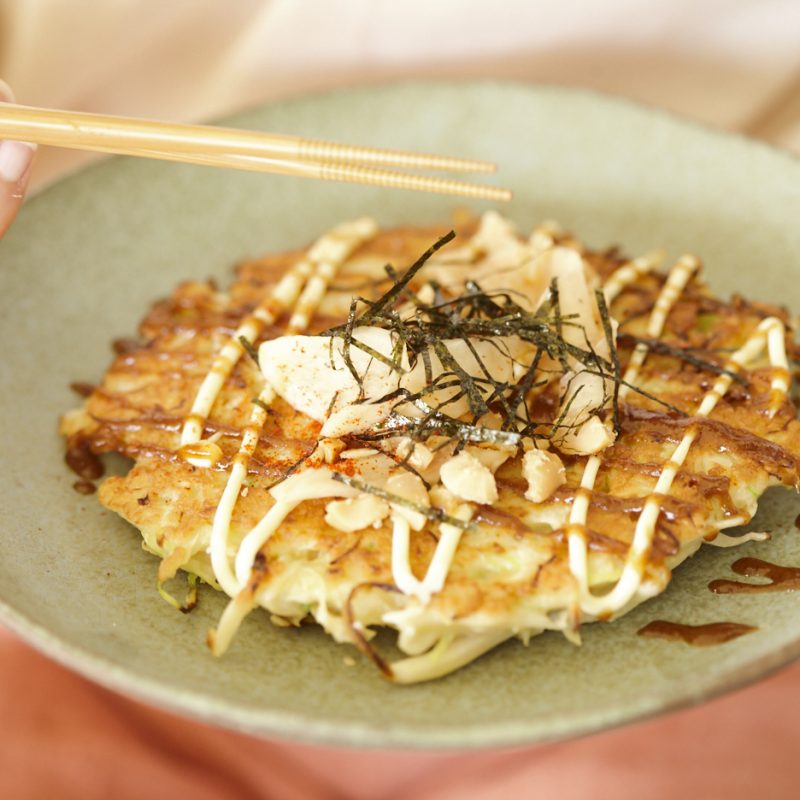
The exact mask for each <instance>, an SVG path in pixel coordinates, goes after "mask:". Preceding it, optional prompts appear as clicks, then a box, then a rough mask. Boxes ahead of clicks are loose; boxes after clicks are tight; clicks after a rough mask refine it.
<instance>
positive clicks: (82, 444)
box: [64, 437, 103, 481]
mask: <svg viewBox="0 0 800 800" xmlns="http://www.w3.org/2000/svg"><path fill="white" fill-rule="evenodd" d="M64 460H65V461H66V462H67V466H68V467H69V468H70V469H71V470H72V471H73V472H75V473H76V474H78V475H79V476H80V477H81V478H83V479H84V480H89V481H95V480H97V479H98V478H100V477H101V476H102V474H103V464H102V463H101V461H100V459H99V458H98V457H97V455H96V454H95V453H93V452H92V450H91V444H90V443H89V442H88V441H87V440H86V439H83V438H80V437H72V438H70V439H69V440H68V441H67V452H66V454H65V455H64Z"/></svg>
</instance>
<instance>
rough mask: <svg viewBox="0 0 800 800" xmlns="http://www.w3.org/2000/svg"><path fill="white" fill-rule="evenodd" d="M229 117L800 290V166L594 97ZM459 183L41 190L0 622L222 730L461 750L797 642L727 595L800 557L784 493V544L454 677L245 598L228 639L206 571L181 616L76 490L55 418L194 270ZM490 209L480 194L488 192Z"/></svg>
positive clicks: (4, 539)
mask: <svg viewBox="0 0 800 800" xmlns="http://www.w3.org/2000/svg"><path fill="white" fill-rule="evenodd" d="M233 123H234V124H236V125H242V126H246V127H253V128H264V129H267V130H273V131H286V132H302V133H305V134H307V135H317V136H321V137H327V138H336V139H342V140H344V141H363V142H368V143H371V144H377V145H386V146H395V147H403V148H414V149H418V150H430V151H434V152H436V151H440V152H446V153H453V154H461V155H464V156H474V157H486V158H491V159H495V160H496V161H497V162H498V163H499V164H500V167H501V173H500V176H499V179H502V183H503V184H506V185H509V186H510V187H511V188H512V189H513V190H514V192H515V200H514V202H513V204H511V206H510V207H509V208H508V209H507V211H508V213H510V215H511V216H512V217H513V218H514V219H516V220H517V221H518V222H520V223H521V224H522V225H525V226H530V225H531V224H532V223H533V222H534V221H536V220H541V219H542V218H555V219H558V220H560V221H561V222H562V223H563V224H565V225H567V226H569V227H570V228H572V229H574V230H575V231H577V232H578V233H579V234H580V235H581V236H582V237H583V238H584V239H585V240H586V241H587V242H588V243H590V244H591V245H596V246H603V245H608V244H611V243H615V242H619V243H621V244H622V245H623V246H624V248H625V249H626V250H627V251H628V252H631V253H637V252H641V251H643V250H645V249H649V248H651V247H653V246H657V245H663V246H665V247H666V248H668V250H669V251H670V253H671V254H673V255H677V254H679V253H680V252H682V251H684V250H693V251H695V252H697V253H699V254H700V255H701V256H702V257H703V259H704V260H705V262H706V265H707V275H708V278H709V279H710V281H711V284H712V286H713V287H714V288H715V289H716V290H717V291H719V292H721V293H723V294H728V293H731V292H735V291H736V292H742V293H744V294H746V295H748V296H751V297H757V298H762V299H764V300H770V301H777V302H780V303H785V304H787V305H789V306H792V307H793V308H794V309H796V310H800V286H798V280H797V279H798V275H800V272H799V271H798V254H800V226H798V224H797V220H798V219H800V164H798V162H797V161H795V160H793V159H792V158H791V157H789V156H788V155H786V154H784V153H780V152H777V151H775V150H772V149H769V148H768V147H765V146H762V145H760V144H756V143H753V142H750V141H746V140H743V139H740V138H736V137H734V136H730V135H725V134H722V133H717V132H713V131H710V130H705V129H701V128H699V127H696V126H695V125H692V124H688V123H686V122H682V121H680V120H677V119H674V118H672V117H670V116H667V115H665V114H663V113H659V112H656V111H652V110H648V109H645V108H640V107H636V106H633V105H630V104H629V103H627V102H623V101H620V100H615V99H611V98H608V97H601V96H597V95H594V94H589V93H585V92H576V91H565V90H561V89H547V88H533V87H525V86H520V85H513V84H498V83H478V84H424V85H423V84H405V85H396V86H388V87H383V88H370V89H363V90H354V91H345V92H338V93H334V94H326V95H319V96H313V97H306V98H301V99H299V100H294V101H291V102H286V103H280V104H276V105H269V106H266V107H264V108H262V109H259V110H256V111H253V112H249V113H246V114H242V115H240V116H238V117H236V118H235V119H234V120H233ZM453 205H454V202H453V201H452V200H450V199H447V198H438V197H433V196H431V197H428V196H424V195H417V194H412V193H403V192H390V191H386V190H378V189H366V188H361V187H346V186H340V185H333V184H320V183H317V182H312V181H304V180H300V179H293V178H282V177H272V176H259V175H254V174H239V173H234V172H223V171H214V170H210V169H204V168H193V167H185V166H177V165H170V164H161V163H156V162H146V161H136V160H123V159H115V160H112V161H108V162H106V163H103V164H101V165H99V166H95V167H93V168H91V169H87V170H85V171H83V172H80V173H78V174H76V175H73V176H71V177H69V178H67V179H66V180H64V181H62V182H61V183H59V184H58V185H56V186H53V187H52V188H50V189H48V190H47V191H45V192H42V193H41V194H40V195H38V196H37V197H35V198H33V199H32V200H31V202H30V203H29V204H28V205H27V206H26V208H25V210H24V212H23V213H22V215H21V218H20V219H19V221H18V223H17V224H16V225H15V226H14V228H13V230H12V231H11V232H10V234H9V235H8V237H7V239H6V240H5V241H3V243H2V245H1V246H0V261H1V262H2V268H0V282H1V284H2V294H1V295H0V297H2V314H0V329H1V330H2V342H3V349H4V352H3V359H2V366H0V369H1V370H2V383H1V384H0V410H1V412H2V413H0V419H2V426H3V429H2V435H0V441H2V451H3V455H4V457H5V464H6V469H5V477H4V480H3V482H2V486H1V487H0V508H1V509H2V520H3V523H2V526H3V532H2V536H1V537H0V602H1V603H2V618H3V620H4V621H5V622H6V623H7V624H8V625H9V626H11V627H12V628H13V629H14V630H16V631H17V632H18V633H19V634H20V635H22V636H23V637H24V638H26V639H27V640H28V641H30V642H31V643H32V644H34V645H35V646H36V647H38V648H40V649H41V650H43V651H44V652H45V653H47V654H49V655H50V656H52V657H53V658H55V659H57V660H59V661H61V662H62V663H64V664H67V665H68V666H70V667H72V668H74V669H76V670H78V671H80V672H82V673H83V674H85V675H87V676H88V677H90V678H92V679H94V680H96V681H98V682H100V683H102V684H105V685H106V686H110V687H112V688H115V689H118V690H120V691H122V692H126V693H129V694H131V695H134V696H136V697H139V698H142V699H144V700H147V701H149V702H151V703H153V704H156V705H159V706H162V707H166V708H170V709H173V710H177V711H179V712H183V713H186V714H190V715H193V716H196V717H200V718H202V719H205V720H209V721H213V722H217V723H220V724H222V725H226V726H229V727H232V728H238V729H242V730H247V731H252V732H256V733H259V734H265V735H277V736H285V737H291V738H297V739H305V740H313V741H327V742H336V743H340V744H349V745H360V746H404V747H405V746H409V747H473V746H490V745H491V746H496V745H507V744H513V743H522V742H536V741H544V740H553V739H556V738H561V737H567V736H574V735H576V734H579V733H585V732H588V731H592V730H598V729H600V728H604V727H607V726H610V725H615V724H619V723H621V722H624V721H628V720H632V719H635V718H637V717H641V716H644V715H649V714H655V713H657V712H661V711H664V710H665V709H668V708H674V707H676V706H679V705H683V704H687V703H695V702H698V701H700V700H702V699H704V698H707V697H709V696H710V695H713V694H716V693H719V692H722V691H725V690H727V689H730V688H732V687H734V686H738V685H741V684H743V683H745V682H747V681H752V680H754V679H755V678H757V677H759V676H761V675H763V674H765V673H766V672H768V671H769V670H772V669H774V668H776V667H779V666H781V665H783V664H786V663H788V662H789V661H790V660H792V659H793V658H795V657H796V656H798V655H799V654H800V613H799V612H800V595H797V594H791V593H786V594H772V595H757V596H741V595H740V596H717V595H713V594H712V593H711V592H709V591H708V589H707V588H706V587H707V583H708V581H709V580H710V579H711V578H715V577H722V576H729V575H730V572H729V567H730V564H731V563H732V561H734V560H735V559H736V558H738V557H740V556H741V555H742V554H751V555H752V554H755V555H758V556H762V557H766V558H768V559H770V560H772V561H776V562H778V563H782V564H796V565H800V534H798V531H797V530H796V529H795V527H794V520H795V517H796V516H797V514H798V511H800V502H798V500H797V498H796V497H795V496H794V495H793V494H792V493H790V492H773V493H771V494H769V495H768V497H767V498H766V499H765V500H764V502H763V509H762V511H761V512H760V513H759V517H758V518H757V520H756V522H755V525H756V527H758V528H765V529H769V530H771V531H773V533H774V534H775V535H774V538H773V540H772V541H771V542H769V543H766V544H761V545H753V544H748V545H745V546H744V547H743V548H742V549H741V550H740V551H736V552H734V551H730V550H728V551H725V550H715V549H713V548H707V549H705V550H703V552H701V553H700V554H699V555H697V556H696V557H695V558H693V559H691V561H690V562H689V563H687V564H686V565H685V566H684V567H682V568H681V569H680V570H679V572H678V574H677V575H676V577H675V580H674V581H673V583H672V585H671V587H670V589H669V591H668V592H666V594H664V595H663V596H661V597H659V598H657V599H655V600H653V601H652V602H650V603H647V604H646V605H644V606H642V607H640V608H638V609H637V610H635V611H634V612H633V613H631V614H629V615H628V616H626V617H624V618H623V619H622V620H620V621H618V622H614V623H612V624H596V625H590V626H587V628H586V629H585V635H584V644H583V646H582V647H580V648H578V647H574V646H573V645H571V644H569V643H567V642H566V641H565V640H564V639H563V638H562V637H561V636H560V635H550V634H548V635H545V636H542V637H539V638H536V639H534V640H533V641H532V643H531V645H530V646H529V647H527V648H525V647H523V646H522V645H521V644H518V643H510V644H507V645H505V646H503V647H500V648H498V649H497V650H496V651H495V652H493V653H491V654H489V655H488V656H486V657H484V658H482V659H481V660H480V661H479V662H477V663H475V664H474V665H472V666H470V667H469V668H467V669H463V670H461V671H460V672H458V673H457V674H455V675H453V676H451V677H448V678H446V679H444V680H440V681H436V682H434V683H430V684H427V685H422V686H415V687H409V688H398V687H395V686H391V685H389V684H387V683H385V682H384V681H383V680H382V679H381V678H380V677H378V675H377V674H376V672H375V671H374V670H373V668H372V667H371V665H369V664H368V663H366V662H365V661H364V660H363V659H359V660H358V662H357V664H356V665H355V666H347V665H345V664H344V663H343V657H344V656H345V655H349V654H351V653H352V651H351V650H350V649H349V648H343V647H339V646H336V645H334V644H333V643H332V642H331V641H329V640H328V639H327V637H325V636H324V635H323V634H322V633H321V632H319V631H318V630H315V629H314V628H307V629H303V630H286V629H281V628H274V627H272V626H271V625H270V624H269V623H268V621H267V619H266V617H265V616H264V615H262V614H258V613H257V614H253V615H252V616H251V617H250V618H249V619H248V620H247V622H246V624H245V626H244V629H243V630H242V631H241V633H240V634H239V636H238V638H237V639H236V640H235V643H234V645H233V647H232V648H231V650H230V652H229V653H228V655H226V656H225V657H224V658H223V659H221V660H214V659H213V658H212V657H211V655H210V654H209V652H208V650H207V649H206V647H205V644H204V639H205V633H206V630H207V629H208V628H209V627H210V626H212V625H213V624H214V622H215V620H216V619H217V616H218V614H219V613H220V611H221V609H222V607H223V599H222V598H221V597H220V596H216V595H215V593H214V592H213V591H211V590H209V591H206V592H204V593H203V594H202V597H201V603H200V606H199V608H198V609H197V610H196V611H195V612H194V613H193V614H190V615H188V616H183V615H181V614H178V613H177V612H175V611H174V610H173V609H172V608H171V607H169V606H168V605H167V604H165V603H164V602H163V601H162V600H161V599H160V598H159V596H158V594H157V593H156V590H155V572H156V562H155V559H153V558H152V557H150V556H148V555H146V554H145V553H143V552H142V550H141V548H140V545H139V537H138V534H137V532H136V531H134V530H133V529H132V528H130V527H129V526H127V525H126V524H125V523H123V522H121V521H120V520H118V519H117V518H116V517H115V516H114V515H113V514H111V513H109V512H106V511H104V510H102V509H101V508H100V506H99V504H98V503H97V501H96V499H95V498H93V497H82V496H81V495H78V494H77V493H75V492H74V491H73V490H72V488H71V484H72V482H73V480H74V476H72V475H71V474H69V473H68V471H67V470H66V468H65V467H64V465H63V460H62V444H61V442H60V440H59V437H58V435H57V432H56V422H57V419H58V416H59V414H60V413H61V412H63V411H64V410H65V409H68V408H70V407H72V406H73V405H74V404H75V403H76V398H75V397H74V396H73V395H72V394H71V393H70V391H69V390H68V388H67V385H68V383H69V382H70V381H72V380H77V379H82V380H89V381H91V380H96V379H98V378H99V377H100V375H101V374H102V373H103V371H104V369H105V367H106V365H107V364H108V362H109V358H110V352H109V344H108V343H109V341H110V340H111V339H112V338H114V337H119V336H125V335H130V334H131V333H132V332H133V331H134V330H135V326H136V323H137V320H138V319H139V318H140V317H141V316H142V315H143V313H144V311H145V310H146V309H147V308H148V306H149V304H150V303H151V302H152V301H153V300H155V299H156V298H159V297H161V296H163V295H165V294H167V293H168V292H169V291H170V290H171V289H172V287H173V286H174V285H175V284H176V283H177V282H178V281H180V280H182V279H185V278H188V277H195V278H205V277H207V276H214V277H215V278H217V279H219V280H220V281H223V282H224V281H226V280H227V279H228V276H229V274H230V273H229V270H230V268H231V266H232V265H233V264H234V263H235V262H237V261H239V260H240V259H243V258H246V257H250V256H255V255H258V254H260V253H264V252H266V251H270V250H275V249H282V248H287V247H293V246H297V245H301V244H303V243H305V242H307V241H308V240H309V239H310V238H312V237H313V236H314V235H315V234H317V233H318V232H319V231H322V230H324V229H326V228H328V227H329V226H331V225H332V224H333V223H336V222H337V221H339V220H341V219H344V218H347V217H351V216H355V215H360V214H364V213H369V214H374V215H375V216H377V217H378V218H379V220H380V221H381V222H382V223H386V224H390V225H391V224H394V223H399V222H415V223H423V224H424V223H429V222H433V221H444V220H446V219H447V218H448V216H449V214H450V212H451V209H452V207H453ZM476 210H480V209H479V208H476ZM654 618H666V619H674V620H679V621H682V622H687V623H701V622H712V621H719V620H733V621H736V622H744V623H751V624H754V625H757V626H758V628H759V630H758V632H757V633H755V634H751V635H749V636H745V637H742V638H740V639H738V640H736V641H733V642H730V643H728V644H725V645H721V646H717V647H709V648H691V647H688V646H685V645H683V644H680V643H672V642H664V641H657V640H649V639H643V638H641V637H637V636H636V631H637V629H638V628H640V627H641V626H642V625H643V624H644V623H646V622H648V621H650V620H651V619H654Z"/></svg>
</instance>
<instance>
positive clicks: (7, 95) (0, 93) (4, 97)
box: [0, 78, 16, 103]
mask: <svg viewBox="0 0 800 800" xmlns="http://www.w3.org/2000/svg"><path fill="white" fill-rule="evenodd" d="M0 101H2V102H3V103H14V102H16V99H15V97H14V92H12V91H11V87H10V86H9V85H8V84H7V83H6V82H5V81H4V80H3V79H2V78H0Z"/></svg>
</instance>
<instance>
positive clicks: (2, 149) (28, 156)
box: [0, 80, 36, 239]
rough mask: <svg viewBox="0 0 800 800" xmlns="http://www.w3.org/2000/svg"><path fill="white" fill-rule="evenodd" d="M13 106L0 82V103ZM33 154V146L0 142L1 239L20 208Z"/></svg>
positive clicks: (12, 98)
mask: <svg viewBox="0 0 800 800" xmlns="http://www.w3.org/2000/svg"><path fill="white" fill-rule="evenodd" d="M13 102H14V94H13V93H12V91H11V89H10V88H9V86H8V84H6V83H5V82H4V81H1V80H0V103H13ZM35 154H36V145H35V144H29V143H28V142H13V141H9V140H5V141H0V239H1V238H2V237H3V235H4V234H5V232H6V231H7V230H8V227H9V225H11V222H12V221H13V219H14V217H16V216H17V211H19V207H20V206H21V205H22V198H23V197H24V196H25V188H26V187H27V185H28V177H29V175H30V172H31V165H32V164H33V157H34V155H35Z"/></svg>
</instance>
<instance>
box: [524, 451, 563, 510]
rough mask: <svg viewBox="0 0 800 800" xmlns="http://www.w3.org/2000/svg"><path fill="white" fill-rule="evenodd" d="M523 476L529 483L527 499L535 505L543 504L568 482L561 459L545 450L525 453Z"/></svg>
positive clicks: (526, 493)
mask: <svg viewBox="0 0 800 800" xmlns="http://www.w3.org/2000/svg"><path fill="white" fill-rule="evenodd" d="M522 474H523V475H524V476H525V480H527V481H528V490H527V491H526V492H525V497H526V498H527V499H528V500H530V501H532V502H534V503H543V502H544V501H545V500H547V499H548V498H549V497H550V496H551V495H552V494H553V492H554V491H555V490H556V489H558V487H559V486H561V485H562V484H563V483H565V482H566V480H567V477H566V471H565V469H564V465H563V464H562V463H561V459H560V458H559V457H558V456H557V455H556V454H555V453H551V452H549V451H545V450H528V452H527V453H525V456H524V458H523V459H522Z"/></svg>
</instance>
